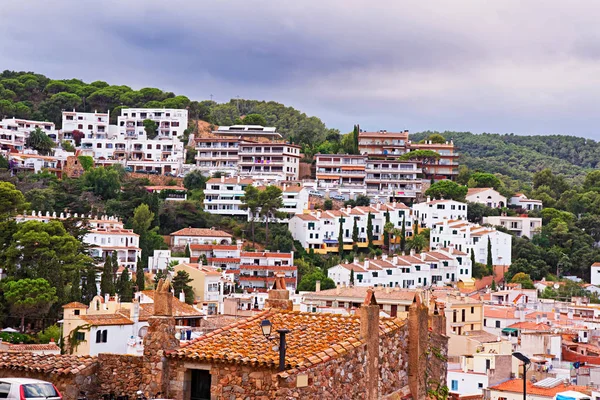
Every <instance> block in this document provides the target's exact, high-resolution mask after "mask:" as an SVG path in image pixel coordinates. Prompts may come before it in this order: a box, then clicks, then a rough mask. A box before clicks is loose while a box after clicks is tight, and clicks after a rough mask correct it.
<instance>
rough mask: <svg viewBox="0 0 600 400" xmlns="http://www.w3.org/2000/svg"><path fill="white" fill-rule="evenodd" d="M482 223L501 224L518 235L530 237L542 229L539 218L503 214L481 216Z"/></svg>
mask: <svg viewBox="0 0 600 400" xmlns="http://www.w3.org/2000/svg"><path fill="white" fill-rule="evenodd" d="M483 223H484V224H490V225H494V226H502V227H504V228H506V229H508V230H509V231H511V232H514V233H515V234H516V235H517V236H519V237H528V238H530V239H531V238H532V237H533V235H535V234H536V233H538V232H539V231H540V230H541V229H542V219H541V218H528V217H519V216H514V217H511V216H506V215H503V216H493V217H483Z"/></svg>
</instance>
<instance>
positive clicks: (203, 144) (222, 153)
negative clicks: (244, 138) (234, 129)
mask: <svg viewBox="0 0 600 400" xmlns="http://www.w3.org/2000/svg"><path fill="white" fill-rule="evenodd" d="M238 149H239V140H238V139H236V138H199V139H196V152H197V153H196V166H197V167H198V169H199V170H200V171H201V172H202V173H203V174H204V175H206V176H211V175H213V174H215V173H216V172H220V173H223V174H226V175H228V176H234V175H237V174H238V159H239V156H238Z"/></svg>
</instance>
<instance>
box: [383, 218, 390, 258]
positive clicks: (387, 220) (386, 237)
mask: <svg viewBox="0 0 600 400" xmlns="http://www.w3.org/2000/svg"><path fill="white" fill-rule="evenodd" d="M389 223H390V211H389V210H388V211H386V212H385V225H387V224H389ZM383 245H384V246H385V248H386V249H388V251H389V248H390V235H388V234H387V232H385V229H384V232H383Z"/></svg>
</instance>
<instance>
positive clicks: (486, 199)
mask: <svg viewBox="0 0 600 400" xmlns="http://www.w3.org/2000/svg"><path fill="white" fill-rule="evenodd" d="M465 199H466V200H467V201H468V202H471V203H479V204H483V205H486V206H488V207H492V208H502V207H506V205H507V203H506V197H504V196H502V195H501V194H500V193H498V192H497V191H496V190H494V189H493V188H470V189H469V191H468V192H467V196H466V197H465Z"/></svg>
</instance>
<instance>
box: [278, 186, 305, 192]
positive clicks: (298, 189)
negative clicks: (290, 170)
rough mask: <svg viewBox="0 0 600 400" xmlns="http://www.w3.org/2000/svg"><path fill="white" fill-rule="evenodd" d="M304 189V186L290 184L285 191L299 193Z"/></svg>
mask: <svg viewBox="0 0 600 400" xmlns="http://www.w3.org/2000/svg"><path fill="white" fill-rule="evenodd" d="M302 189H304V188H303V187H302V186H288V187H287V188H285V190H283V193H298V192H301V191H302Z"/></svg>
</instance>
